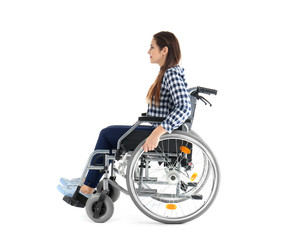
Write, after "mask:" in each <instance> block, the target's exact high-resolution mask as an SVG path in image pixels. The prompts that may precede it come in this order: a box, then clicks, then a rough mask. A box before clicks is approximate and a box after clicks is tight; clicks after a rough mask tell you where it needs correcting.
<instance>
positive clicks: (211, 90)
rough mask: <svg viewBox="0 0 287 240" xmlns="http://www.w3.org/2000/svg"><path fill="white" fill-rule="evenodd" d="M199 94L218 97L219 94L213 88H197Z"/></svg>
mask: <svg viewBox="0 0 287 240" xmlns="http://www.w3.org/2000/svg"><path fill="white" fill-rule="evenodd" d="M197 92H198V93H205V94H208V95H210V94H214V95H216V94H217V90H215V89H211V88H204V87H197Z"/></svg>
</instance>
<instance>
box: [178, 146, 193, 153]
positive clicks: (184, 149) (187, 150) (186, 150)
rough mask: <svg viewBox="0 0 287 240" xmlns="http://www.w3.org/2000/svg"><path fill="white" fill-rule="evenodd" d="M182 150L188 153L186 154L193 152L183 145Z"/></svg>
mask: <svg viewBox="0 0 287 240" xmlns="http://www.w3.org/2000/svg"><path fill="white" fill-rule="evenodd" d="M180 151H182V152H183V153H186V154H190V153H191V151H190V149H189V148H187V147H185V146H181V147H180Z"/></svg>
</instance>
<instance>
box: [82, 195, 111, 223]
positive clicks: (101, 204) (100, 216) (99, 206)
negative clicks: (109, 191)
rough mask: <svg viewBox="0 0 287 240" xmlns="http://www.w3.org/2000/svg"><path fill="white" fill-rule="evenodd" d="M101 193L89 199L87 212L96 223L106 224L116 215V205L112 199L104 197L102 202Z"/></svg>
mask: <svg viewBox="0 0 287 240" xmlns="http://www.w3.org/2000/svg"><path fill="white" fill-rule="evenodd" d="M100 196H101V193H96V194H94V195H92V196H90V197H89V199H88V200H87V202H86V212H87V214H88V216H89V218H90V219H92V220H93V221H94V222H96V223H104V222H106V221H108V220H109V219H110V218H111V217H112V215H113V213H114V204H113V201H112V200H111V198H110V197H109V196H107V195H105V196H104V199H103V201H100Z"/></svg>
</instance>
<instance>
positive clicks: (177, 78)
mask: <svg viewBox="0 0 287 240" xmlns="http://www.w3.org/2000/svg"><path fill="white" fill-rule="evenodd" d="M190 114H191V103H190V97H189V94H188V92H187V83H186V82H185V77H184V69H183V68H181V67H180V66H178V65H177V66H175V67H172V68H169V69H168V70H167V71H166V72H165V74H164V75H163V79H162V83H161V90H160V104H159V106H158V107H157V106H156V105H155V104H154V101H153V104H152V106H151V105H150V104H149V105H148V110H147V116H151V117H165V118H166V119H165V120H164V121H163V122H162V123H161V124H153V125H154V126H155V127H156V126H158V125H160V126H162V127H163V128H164V129H165V130H166V131H167V132H169V133H171V132H172V131H173V130H175V129H177V128H179V127H180V126H181V125H182V124H183V123H184V122H185V121H186V119H187V118H188V116H189V115H190Z"/></svg>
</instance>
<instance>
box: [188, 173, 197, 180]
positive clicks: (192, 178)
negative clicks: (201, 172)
mask: <svg viewBox="0 0 287 240" xmlns="http://www.w3.org/2000/svg"><path fill="white" fill-rule="evenodd" d="M196 177H197V173H194V174H192V176H191V178H190V180H191V181H194V180H195V179H196Z"/></svg>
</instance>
